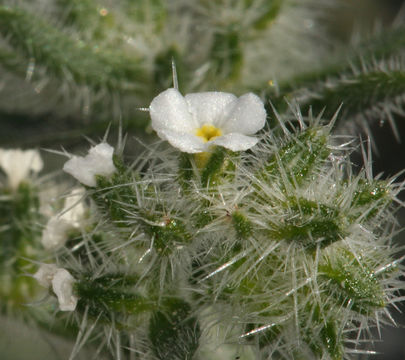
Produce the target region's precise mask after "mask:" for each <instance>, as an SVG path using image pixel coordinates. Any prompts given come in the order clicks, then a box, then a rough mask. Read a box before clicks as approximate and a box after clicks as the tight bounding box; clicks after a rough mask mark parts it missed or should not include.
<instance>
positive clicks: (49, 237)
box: [41, 215, 71, 250]
mask: <svg viewBox="0 0 405 360" xmlns="http://www.w3.org/2000/svg"><path fill="white" fill-rule="evenodd" d="M70 228H71V225H70V224H69V223H68V222H67V221H66V220H64V219H61V218H60V217H59V216H57V215H56V216H52V217H51V218H50V219H49V221H48V222H47V224H46V226H45V229H44V230H43V231H42V238H41V243H42V245H43V246H44V248H45V249H47V250H51V249H57V248H59V247H61V246H63V245H65V243H66V241H67V239H68V230H69V229H70Z"/></svg>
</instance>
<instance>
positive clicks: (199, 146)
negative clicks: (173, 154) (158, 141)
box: [158, 130, 208, 154]
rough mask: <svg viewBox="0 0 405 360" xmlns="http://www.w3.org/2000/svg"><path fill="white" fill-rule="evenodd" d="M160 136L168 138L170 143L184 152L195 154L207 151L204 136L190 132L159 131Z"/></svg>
mask: <svg viewBox="0 0 405 360" xmlns="http://www.w3.org/2000/svg"><path fill="white" fill-rule="evenodd" d="M158 135H159V137H160V138H162V139H164V140H167V141H168V142H169V143H170V145H172V146H173V147H175V148H177V149H179V150H180V151H182V152H186V153H190V154H194V153H199V152H203V151H206V149H207V146H206V144H208V143H204V141H203V140H202V138H200V137H198V136H196V135H193V134H188V133H178V132H174V131H169V130H166V131H162V132H158Z"/></svg>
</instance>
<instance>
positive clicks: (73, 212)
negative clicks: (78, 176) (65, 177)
mask: <svg viewBox="0 0 405 360" xmlns="http://www.w3.org/2000/svg"><path fill="white" fill-rule="evenodd" d="M84 193H85V190H84V188H76V189H73V190H72V191H71V192H70V194H69V195H68V196H66V199H65V206H64V207H63V210H62V212H61V213H60V215H59V218H60V219H63V220H65V221H66V222H68V223H69V224H71V225H72V226H73V227H75V228H78V227H80V225H81V224H82V223H83V219H84V217H85V213H86V209H85V207H84V204H83V201H81V200H82V198H83V197H84Z"/></svg>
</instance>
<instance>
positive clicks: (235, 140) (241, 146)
mask: <svg viewBox="0 0 405 360" xmlns="http://www.w3.org/2000/svg"><path fill="white" fill-rule="evenodd" d="M258 141H259V140H258V139H257V138H255V137H253V136H246V135H242V134H238V133H230V134H226V135H224V136H219V137H217V138H215V139H214V140H211V141H209V142H208V143H207V144H208V145H219V146H223V147H224V148H227V149H229V150H232V151H244V150H247V149H250V148H251V147H253V146H255V145H256V144H257V142H258Z"/></svg>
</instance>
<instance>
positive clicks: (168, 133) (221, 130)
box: [149, 88, 266, 153]
mask: <svg viewBox="0 0 405 360" xmlns="http://www.w3.org/2000/svg"><path fill="white" fill-rule="evenodd" d="M149 112H150V116H151V119H152V127H153V129H154V130H155V131H156V132H157V134H158V135H159V137H160V138H162V139H164V140H167V141H168V142H169V143H170V144H171V145H172V146H174V147H176V148H178V149H180V150H181V151H183V152H187V153H199V152H205V151H208V150H209V148H210V146H211V145H219V146H223V147H225V148H227V149H230V150H232V151H242V150H247V149H249V148H251V147H253V146H254V145H256V144H257V142H258V139H257V138H256V137H253V136H249V135H253V134H255V133H256V132H258V131H259V130H261V129H262V128H263V126H264V124H265V121H266V110H265V109H264V105H263V102H262V101H261V100H260V98H259V97H258V96H256V95H254V94H252V93H248V94H245V95H242V96H241V97H239V98H237V97H236V96H235V95H233V94H229V93H224V92H202V93H194V94H187V95H186V96H182V95H181V94H180V92H179V91H178V90H177V89H174V88H171V89H167V90H165V91H163V92H162V93H160V94H159V95H158V96H156V97H155V98H154V99H153V100H152V102H151V104H150V106H149Z"/></svg>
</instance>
